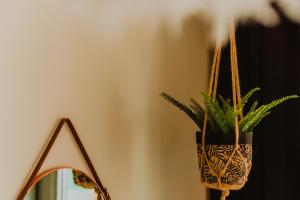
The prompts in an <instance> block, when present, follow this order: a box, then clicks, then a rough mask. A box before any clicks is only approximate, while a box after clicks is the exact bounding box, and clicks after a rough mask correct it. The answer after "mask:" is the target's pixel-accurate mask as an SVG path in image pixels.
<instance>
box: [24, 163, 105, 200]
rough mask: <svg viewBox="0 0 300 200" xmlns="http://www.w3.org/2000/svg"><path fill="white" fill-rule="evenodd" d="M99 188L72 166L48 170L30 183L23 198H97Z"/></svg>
mask: <svg viewBox="0 0 300 200" xmlns="http://www.w3.org/2000/svg"><path fill="white" fill-rule="evenodd" d="M99 199H101V194H100V189H99V187H98V186H97V184H96V183H95V181H93V180H92V179H91V178H90V177H89V176H88V175H86V174H85V173H84V172H82V171H79V170H77V169H72V168H61V169H57V170H51V171H48V172H46V173H44V174H42V175H40V176H39V177H37V180H35V181H34V183H32V187H31V189H30V190H29V191H28V193H27V194H26V196H25V199H24V200H99Z"/></svg>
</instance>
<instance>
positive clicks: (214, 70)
mask: <svg viewBox="0 0 300 200" xmlns="http://www.w3.org/2000/svg"><path fill="white" fill-rule="evenodd" d="M229 29H230V59H231V82H232V100H233V109H234V110H236V108H237V104H240V103H241V91H240V81H239V72H238V60H237V49H236V39H235V27H234V22H233V21H231V23H230V27H229ZM221 51H222V50H221V43H220V42H219V41H217V43H216V47H215V52H214V58H213V63H212V67H211V73H210V81H209V88H208V95H209V96H210V97H212V98H213V99H216V94H217V87H218V77H219V69H220V60H221ZM239 117H240V119H242V118H243V114H242V113H241V114H240V116H239ZM207 120H208V114H207V112H206V113H205V116H204V124H203V129H202V151H203V154H204V158H205V160H206V162H207V164H208V167H209V168H210V169H211V171H212V172H213V173H214V175H215V176H216V177H217V180H218V185H219V187H220V188H221V176H222V175H223V173H224V172H225V171H226V169H227V167H228V165H229V163H230V162H231V161H232V158H233V156H234V155H235V153H238V154H240V152H239V151H238V147H239V123H238V116H235V118H234V133H235V144H234V150H233V152H232V154H231V156H230V157H229V159H228V161H227V162H226V164H225V166H224V169H223V170H222V171H221V172H220V173H217V172H215V171H214V170H213V168H212V167H211V164H210V161H209V159H208V157H207V154H206V151H205V135H206V129H207ZM243 162H244V163H246V160H243ZM248 173H249V171H247V172H246V174H248ZM221 190H222V195H221V200H225V199H226V197H227V196H228V195H229V189H226V188H223V187H222V189H221Z"/></svg>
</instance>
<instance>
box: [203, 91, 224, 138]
mask: <svg viewBox="0 0 300 200" xmlns="http://www.w3.org/2000/svg"><path fill="white" fill-rule="evenodd" d="M203 96H204V102H205V105H206V109H207V112H208V116H209V122H210V125H211V126H212V128H213V129H215V131H221V132H223V133H228V132H229V127H228V123H227V121H226V116H225V113H224V111H223V110H222V108H221V107H220V105H219V102H218V101H217V100H215V99H212V98H211V97H209V96H208V95H207V94H205V93H203Z"/></svg>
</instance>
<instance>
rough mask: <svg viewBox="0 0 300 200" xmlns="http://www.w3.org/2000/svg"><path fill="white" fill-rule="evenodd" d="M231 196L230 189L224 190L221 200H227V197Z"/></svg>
mask: <svg viewBox="0 0 300 200" xmlns="http://www.w3.org/2000/svg"><path fill="white" fill-rule="evenodd" d="M228 196H229V190H222V195H221V200H226V197H228Z"/></svg>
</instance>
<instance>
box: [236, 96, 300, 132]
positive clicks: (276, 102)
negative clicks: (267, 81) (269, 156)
mask: <svg viewBox="0 0 300 200" xmlns="http://www.w3.org/2000/svg"><path fill="white" fill-rule="evenodd" d="M295 98H299V96H298V95H291V96H286V97H282V98H280V99H277V100H274V101H272V102H271V103H269V104H267V105H265V106H264V107H263V108H262V109H261V110H259V111H258V112H256V115H255V116H253V117H252V118H251V120H249V121H248V122H247V123H246V124H245V125H244V127H243V129H242V130H243V132H247V131H248V130H249V129H250V128H251V127H253V125H254V124H256V125H257V124H258V123H257V121H258V120H259V119H260V118H261V117H262V116H263V115H265V114H266V113H267V112H269V110H271V109H272V108H274V107H276V106H277V105H279V104H281V103H283V102H284V101H286V100H289V99H295Z"/></svg>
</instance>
